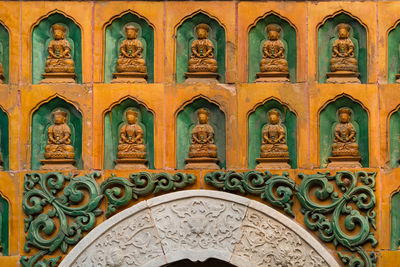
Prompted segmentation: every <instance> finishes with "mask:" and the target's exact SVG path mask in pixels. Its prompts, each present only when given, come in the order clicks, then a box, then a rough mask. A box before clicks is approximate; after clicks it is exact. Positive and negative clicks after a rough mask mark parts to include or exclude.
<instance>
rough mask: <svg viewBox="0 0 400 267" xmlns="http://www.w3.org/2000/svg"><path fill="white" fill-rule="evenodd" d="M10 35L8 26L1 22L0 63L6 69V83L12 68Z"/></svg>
mask: <svg viewBox="0 0 400 267" xmlns="http://www.w3.org/2000/svg"><path fill="white" fill-rule="evenodd" d="M9 59H10V37H9V35H8V31H7V29H6V27H4V26H3V25H2V24H1V23H0V63H1V65H2V66H3V71H4V81H3V82H4V83H8V79H9V72H10V71H9V70H10V61H9Z"/></svg>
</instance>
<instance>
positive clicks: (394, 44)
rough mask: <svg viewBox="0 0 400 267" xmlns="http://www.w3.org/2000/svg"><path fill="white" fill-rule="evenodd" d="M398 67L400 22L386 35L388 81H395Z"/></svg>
mask: <svg viewBox="0 0 400 267" xmlns="http://www.w3.org/2000/svg"><path fill="white" fill-rule="evenodd" d="M399 69H400V24H397V26H396V28H394V29H393V30H391V31H390V32H389V36H388V83H396V74H398V73H399Z"/></svg>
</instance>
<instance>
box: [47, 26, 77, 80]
mask: <svg viewBox="0 0 400 267" xmlns="http://www.w3.org/2000/svg"><path fill="white" fill-rule="evenodd" d="M51 28H52V30H53V40H51V41H50V43H49V46H48V47H47V51H48V53H49V54H48V56H47V60H46V68H45V72H46V73H43V74H42V76H43V77H44V78H45V79H44V80H42V83H56V82H63V83H64V82H66V83H74V82H75V80H74V79H75V76H76V75H75V67H74V61H73V60H72V58H71V47H70V44H69V42H68V40H67V39H66V38H65V32H66V29H65V27H64V26H62V25H59V24H54V25H53V26H52V27H51Z"/></svg>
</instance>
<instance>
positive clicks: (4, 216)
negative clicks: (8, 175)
mask: <svg viewBox="0 0 400 267" xmlns="http://www.w3.org/2000/svg"><path fill="white" fill-rule="evenodd" d="M9 213H10V206H9V204H8V200H7V198H6V197H4V196H3V194H2V193H1V192H0V256H8V255H9V225H8V222H9Z"/></svg>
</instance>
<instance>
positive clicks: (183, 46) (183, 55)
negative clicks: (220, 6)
mask: <svg viewBox="0 0 400 267" xmlns="http://www.w3.org/2000/svg"><path fill="white" fill-rule="evenodd" d="M201 23H205V24H207V25H208V26H209V27H210V31H209V34H208V39H210V40H211V41H212V42H213V44H214V52H215V54H214V56H215V59H216V60H217V65H218V70H217V72H218V74H219V78H218V80H219V82H221V83H224V82H225V30H224V28H223V27H222V26H221V25H220V24H219V23H218V22H217V21H216V20H215V19H212V18H210V17H209V16H207V15H206V14H203V13H199V14H197V15H195V16H193V17H192V18H188V19H187V20H185V22H183V23H182V25H181V26H179V28H178V30H177V32H176V82H177V83H183V82H184V81H185V80H186V77H185V72H188V64H189V59H190V56H191V54H192V52H191V46H192V43H193V41H194V40H195V39H196V37H197V36H196V31H195V27H196V26H197V25H198V24H201Z"/></svg>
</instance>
